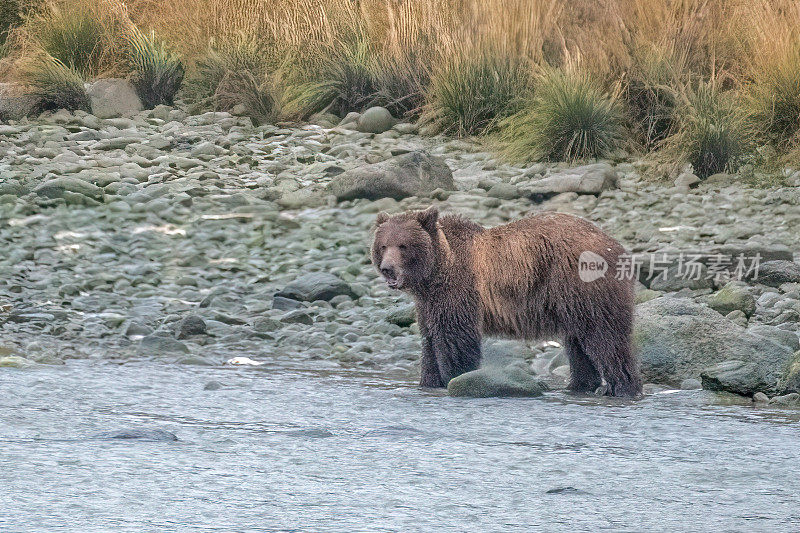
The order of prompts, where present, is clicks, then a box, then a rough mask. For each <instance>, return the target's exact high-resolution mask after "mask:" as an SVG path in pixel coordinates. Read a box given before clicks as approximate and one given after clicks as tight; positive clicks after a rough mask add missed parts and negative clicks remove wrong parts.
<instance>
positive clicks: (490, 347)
mask: <svg viewBox="0 0 800 533" xmlns="http://www.w3.org/2000/svg"><path fill="white" fill-rule="evenodd" d="M481 354H482V356H483V364H485V365H486V366H487V367H490V366H495V367H496V366H505V365H508V364H511V363H513V362H517V363H519V362H520V361H524V360H526V359H531V358H532V357H533V353H532V352H531V350H530V349H529V348H528V347H527V346H525V343H523V342H521V341H518V340H514V339H484V341H483V343H482V345H481ZM564 362H565V363H566V360H565V361H564Z"/></svg>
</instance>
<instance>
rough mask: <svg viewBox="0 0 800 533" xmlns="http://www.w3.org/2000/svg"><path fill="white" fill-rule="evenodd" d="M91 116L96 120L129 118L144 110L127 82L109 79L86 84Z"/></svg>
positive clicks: (134, 90) (134, 91) (131, 86)
mask: <svg viewBox="0 0 800 533" xmlns="http://www.w3.org/2000/svg"><path fill="white" fill-rule="evenodd" d="M86 93H87V94H88V95H89V102H90V104H91V107H92V114H93V115H94V116H96V117H98V118H114V117H130V116H133V115H135V114H136V113H138V112H140V111H141V110H142V109H144V106H142V101H141V100H140V99H139V96H138V95H137V94H136V89H134V88H133V84H132V83H131V82H130V81H128V80H123V79H118V78H109V79H105V80H97V81H95V82H93V83H88V84H86Z"/></svg>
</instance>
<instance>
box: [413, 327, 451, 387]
mask: <svg viewBox="0 0 800 533" xmlns="http://www.w3.org/2000/svg"><path fill="white" fill-rule="evenodd" d="M446 385H447V383H444V382H442V376H441V374H439V365H438V364H437V363H436V355H435V354H434V353H433V347H432V342H431V339H430V338H428V337H423V338H422V359H421V360H420V375H419V386H420V387H429V388H432V389H435V388H438V387H444V386H446Z"/></svg>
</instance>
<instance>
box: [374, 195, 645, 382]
mask: <svg viewBox="0 0 800 533" xmlns="http://www.w3.org/2000/svg"><path fill="white" fill-rule="evenodd" d="M624 254H625V249H624V248H623V247H622V246H621V245H620V244H619V243H618V242H617V241H616V240H614V239H613V238H611V237H609V236H608V235H606V234H605V233H603V232H602V231H601V230H600V229H599V228H598V227H597V226H595V225H594V224H592V223H590V222H588V221H586V220H583V219H581V218H578V217H575V216H571V215H566V214H561V213H546V214H538V215H534V216H530V217H527V218H524V219H522V220H519V221H516V222H511V223H509V224H506V225H503V226H498V227H495V228H491V229H486V228H483V227H482V226H479V225H478V224H475V223H473V222H471V221H469V220H467V219H465V218H463V217H461V216H457V215H446V216H442V217H439V212H438V210H437V209H436V208H435V207H431V208H430V209H428V210H426V211H415V212H406V213H402V214H399V215H394V216H389V215H387V214H386V213H380V214H379V215H378V218H377V221H376V230H375V239H374V242H373V245H372V262H373V264H374V265H375V267H376V268H377V269H378V271H379V272H380V273H381V274H382V275H383V277H384V278H385V280H386V282H387V284H388V285H389V287H391V288H393V289H399V290H403V291H407V292H408V293H410V294H411V295H412V296H413V297H414V300H415V302H416V308H417V319H418V321H419V328H420V332H421V333H422V360H421V377H420V385H421V386H423V387H445V386H447V383H448V382H449V381H450V379H452V378H454V377H456V376H458V375H460V374H463V373H464V372H468V371H470V370H475V369H476V368H478V367H479V365H480V360H481V336H482V335H483V334H486V335H496V336H506V337H511V338H518V339H527V340H534V339H545V338H553V337H561V338H563V340H564V345H565V349H566V353H567V356H568V358H569V364H570V370H571V380H570V385H569V386H570V388H571V389H572V390H574V391H579V392H594V391H595V390H596V389H598V388H599V387H601V386H602V385H603V381H605V387H604V392H605V394H608V395H611V396H636V395H639V394H640V393H641V391H642V382H641V377H640V374H639V364H638V361H637V358H636V357H635V356H634V354H633V351H632V347H631V332H632V326H633V305H634V303H633V279H632V276H628V275H617V273H618V272H622V271H623V269H621V268H619V267H622V266H623V265H624V264H625V263H624V262H623V258H622V256H623V255H624ZM581 269H583V271H581ZM592 269H594V270H592ZM601 390H603V389H601Z"/></svg>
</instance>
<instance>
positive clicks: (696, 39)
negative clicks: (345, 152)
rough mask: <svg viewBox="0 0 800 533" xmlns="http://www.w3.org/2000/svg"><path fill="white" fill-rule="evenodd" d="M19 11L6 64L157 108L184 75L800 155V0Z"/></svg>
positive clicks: (105, 6)
mask: <svg viewBox="0 0 800 533" xmlns="http://www.w3.org/2000/svg"><path fill="white" fill-rule="evenodd" d="M1 2H5V3H6V4H8V5H9V6H10V5H12V4H13V5H16V6H23V0H0V3H1ZM24 5H25V6H30V2H27V3H24ZM26 9H27V8H26ZM17 12H18V13H19V14H18V15H13V16H8V17H5V18H8V20H9V21H10V22H8V23H5V22H4V24H8V25H11V24H16V29H14V30H12V31H11V32H10V34H9V41H8V43H9V44H7V45H5V53H6V54H7V55H8V57H7V58H6V59H5V60H4V61H3V65H4V67H3V68H2V71H3V72H4V73H5V76H6V77H8V76H17V77H22V78H23V79H25V76H26V73H27V76H31V74H30V71H31V69H30V68H26V69H21V68H18V65H20V64H29V63H30V60H31V57H38V56H41V55H46V56H50V57H52V58H54V59H55V60H57V61H58V62H59V63H60V64H61V65H63V66H64V67H65V68H68V69H70V70H71V71H72V73H74V74H76V75H77V76H80V78H81V79H90V78H94V77H98V76H102V75H110V74H111V75H128V74H130V75H131V76H132V77H133V78H134V80H136V86H137V90H139V92H140V95H143V100H144V101H145V103H146V104H147V105H155V104H157V103H162V102H170V101H171V100H172V99H173V98H174V97H175V92H176V91H177V89H178V87H180V92H179V93H178V94H177V96H178V97H180V98H182V99H184V100H185V101H186V102H187V103H188V104H190V105H192V106H194V107H195V108H196V109H198V110H201V109H212V108H213V109H230V108H232V107H233V106H235V105H237V104H241V105H243V106H244V109H245V111H246V112H247V113H249V114H250V115H251V116H253V117H254V118H255V119H256V120H259V121H277V120H303V119H306V118H307V117H308V116H310V115H311V114H313V113H316V112H319V111H323V110H325V111H329V112H333V113H336V114H338V115H343V114H345V113H347V112H349V111H360V110H363V109H364V108H366V107H368V106H372V105H382V106H385V107H387V108H388V109H390V111H391V112H392V113H393V114H395V115H396V116H403V117H406V118H410V119H414V120H420V121H421V124H422V125H424V126H425V127H426V128H427V130H428V131H441V132H446V133H450V134H454V135H486V136H489V137H490V138H491V140H492V142H493V144H494V145H495V146H497V147H498V148H499V149H501V150H503V151H504V152H505V153H506V154H507V155H508V157H509V158H511V159H514V160H525V159H528V160H530V159H541V158H546V159H555V160H562V159H564V160H575V159H584V158H592V157H610V156H614V155H615V154H620V153H622V152H621V150H626V151H628V152H631V151H633V152H638V153H646V154H651V155H652V156H653V159H654V160H663V161H670V162H671V163H673V166H674V167H675V168H677V167H680V166H682V165H683V164H684V163H691V164H692V165H693V167H694V169H695V171H696V172H697V173H698V174H699V175H701V176H706V175H709V174H712V173H716V172H724V171H735V170H737V169H738V168H739V167H741V166H742V165H748V166H752V165H755V166H759V165H761V166H763V164H764V161H762V159H763V156H762V155H760V154H763V153H765V152H768V153H770V154H775V155H774V156H773V157H772V161H771V162H770V163H771V164H773V165H774V164H776V163H777V164H779V165H787V164H788V165H795V164H797V162H798V154H800V150H798V143H797V140H798V131H800V5H798V3H797V2H795V1H793V0H602V1H599V2H598V1H596V0H569V1H568V0H446V1H444V2H442V1H439V0H437V1H434V0H413V1H412V0H324V1H323V0H292V1H287V0H274V1H270V2H267V1H265V0H171V1H162V0H129V1H128V2H126V3H125V4H124V5H123V4H122V3H120V2H117V1H116V0H51V1H47V0H42V1H40V2H37V3H36V5H35V6H34V7H33V8H32V10H29V11H27V12H26V11H25V10H24V9H22V8H21V7H20V9H18V10H17ZM15 13H16V12H15ZM0 31H3V28H1V27H0ZM39 63H41V64H47V65H50V68H52V64H51V63H48V62H47V61H44V62H42V61H39ZM184 71H185V79H184ZM39 78H41V76H39ZM181 81H183V83H182V85H181ZM159 84H160V85H159ZM764 147H769V150H764Z"/></svg>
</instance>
